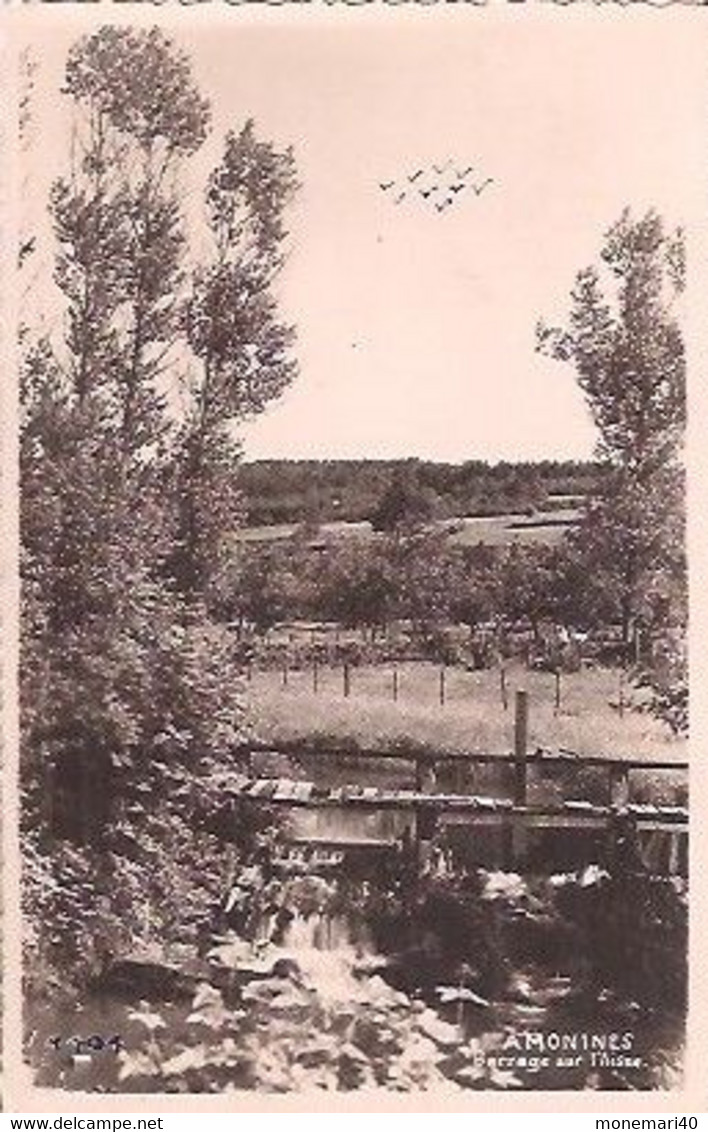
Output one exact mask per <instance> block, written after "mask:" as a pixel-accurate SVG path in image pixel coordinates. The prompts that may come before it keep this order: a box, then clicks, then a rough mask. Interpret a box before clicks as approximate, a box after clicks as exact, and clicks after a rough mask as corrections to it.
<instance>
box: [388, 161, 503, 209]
mask: <svg viewBox="0 0 708 1132" xmlns="http://www.w3.org/2000/svg"><path fill="white" fill-rule="evenodd" d="M474 171H475V167H474V165H469V166H468V167H467V168H465V169H462V168H459V169H458V168H457V167H456V166H455V165H454V164H453V162H452V161H450V160H448V161H445V162H443V163H442V164H441V165H436V164H433V165H431V166H430V167H429V168H421V169H416V171H415V172H414V173H409V174H407V175H406V176H405V177H402V178H401V179H400V180H398V181H396V180H393V181H379V188H380V189H381V191H382V192H384V193H386V194H387V195H388V197H389V199H390V200H391V201H392V202H393V204H403V202H404V201H413V200H421V201H423V203H425V204H430V205H432V206H433V207H434V208H435V209H436V210H437V211H438V212H445V211H446V209H448V208H451V207H452V205H453V204H455V203H457V201H459V200H460V198H461V196H462V194H463V193H465V192H473V193H474V194H475V196H478V197H479V196H481V195H482V193H483V192H484V190H485V189H486V188H487V186H488V185H491V184H493V183H494V178H493V177H485V178H484V179H483V180H475V178H474V177H473V176H472V174H473V173H474Z"/></svg>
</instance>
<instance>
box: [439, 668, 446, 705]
mask: <svg viewBox="0 0 708 1132" xmlns="http://www.w3.org/2000/svg"><path fill="white" fill-rule="evenodd" d="M439 699H440V707H444V706H445V665H444V664H443V666H442V667H441V669H440V694H439Z"/></svg>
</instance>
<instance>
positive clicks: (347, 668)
mask: <svg viewBox="0 0 708 1132" xmlns="http://www.w3.org/2000/svg"><path fill="white" fill-rule="evenodd" d="M320 669H321V666H320V662H319V661H318V660H313V662H312V670H311V672H312V691H313V692H314V693H315V694H317V693H318V692H319V690H320ZM351 670H352V666H351V664H349V662H347V661H345V662H344V663H343V664H342V691H343V694H344V696H345V697H347V698H348V697H349V696H350V695H351V690H352V671H351ZM290 672H291V669H290V666H289V664H288V661H287V659H286V660H284V661H283V666H282V669H281V683H282V686H283V687H284V688H287V687H288V684H289V681H290ZM554 677H555V696H554V710H555V711H556V712H559V711H560V708H561V673H560V672H555V673H554ZM246 679H247V680H248V682H249V683H250V682H251V681H252V680H253V663H252V662H251V661H249V662H248V664H247V666H246ZM399 691H400V680H399V671H398V665H394V666H393V668H392V669H391V698H392V700H393V702H394V703H397V702H398V698H399ZM499 694H500V699H501V704H502V707H503V709H504V711H508V709H509V691H508V685H507V674H506V668H504V667H501V668H500V669H499ZM446 702H447V667H446V666H445V665H442V666H441V667H440V670H439V673H438V703H439V704H440V706H441V707H444V706H445V703H446ZM624 706H625V705H624V696H623V679H622V674H620V685H619V713H620V716H622V714H623V708H624Z"/></svg>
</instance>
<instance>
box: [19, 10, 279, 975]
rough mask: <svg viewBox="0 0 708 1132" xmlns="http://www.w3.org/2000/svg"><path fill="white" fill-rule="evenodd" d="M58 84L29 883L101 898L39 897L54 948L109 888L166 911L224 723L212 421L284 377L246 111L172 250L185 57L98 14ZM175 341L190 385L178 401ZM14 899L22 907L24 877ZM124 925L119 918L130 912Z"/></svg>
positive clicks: (31, 574) (38, 479)
mask: <svg viewBox="0 0 708 1132" xmlns="http://www.w3.org/2000/svg"><path fill="white" fill-rule="evenodd" d="M65 80H66V81H65V88H64V89H65V94H66V95H67V96H68V98H69V100H70V104H71V107H72V143H71V147H70V161H69V168H68V172H67V174H66V176H64V177H61V178H59V179H58V180H57V182H56V183H55V185H54V186H53V188H52V191H51V201H50V215H51V218H52V221H53V230H54V237H55V246H56V259H55V281H56V283H57V286H58V288H59V292H60V294H61V296H62V298H63V300H64V305H65V320H64V323H63V325H62V326H60V328H59V329H58V330H57V331H56V332H55V333H53V334H52V335H51V336H48V337H44V338H40V337H36V336H33V334H32V328H31V327H26V328H23V333H22V336H21V342H22V349H23V365H22V418H23V419H22V436H21V456H20V458H21V476H22V489H23V490H22V496H21V506H22V515H21V522H22V587H23V588H22V599H23V609H22V668H21V699H22V743H23V753H22V777H23V789H24V809H23V823H24V828H25V834H26V836H27V838H28V844H29V843H30V842H31V845H32V851H33V852H34V853H35V854H37V855H38V856H36V858H34V865H35V866H36V867H33V869H32V870H31V877H34V879H35V880H36V883H37V885H39V886H40V887H41V886H42V885H44V884H45V881H46V877H47V875H48V873H51V872H52V871H55V873H57V871H58V873H57V878H58V879H57V883H59V884H60V885H61V882H62V880H63V879H67V882H68V883H69V887H70V888H72V891H74V890H75V892H74V895H75V896H76V897H77V900H78V894H82V902H83V908H84V910H85V909H86V908H87V907H91V906H93V907H94V908H98V909H103V911H99V912H97V913H88V912H86V916H87V917H88V919H84V920H83V921H82V919H81V904H80V903H79V904H77V903H76V902H74V903H73V904H72V899H73V897H72V898H71V899H70V900H69V904H70V905H71V908H72V909H73V913H74V915H70V914H69V913H68V912H67V911H66V909H64V911H61V909H59V908H57V909H56V911H57V916H59V917H60V919H61V923H59V922H58V921H56V922H54V924H53V926H54V927H55V928H56V929H57V938H58V939H59V940H60V941H63V942H62V944H61V946H64V944H66V947H67V950H66V954H65V958H67V957H69V956H70V955H73V956H74V958H76V957H77V956H78V955H80V953H81V951H82V946H83V945H82V943H81V939H82V938H83V937H82V932H84V933H88V934H89V935H93V936H96V934H97V933H98V935H101V934H103V936H104V937H105V938H109V937H110V936H111V934H112V928H111V925H112V924H113V925H114V926H115V922H116V920H120V918H121V907H122V905H121V901H123V903H124V905H125V909H129V908H130V906H131V900H130V892H133V891H138V889H140V890H141V891H142V892H143V893H146V894H147V895H148V896H149V897H150V898H151V899H152V898H154V899H155V901H156V902H157V903H160V902H163V903H165V907H164V909H163V911H162V912H161V913H160V915H159V916H156V917H155V924H156V925H158V926H159V925H160V923H161V924H162V926H163V927H165V926H169V924H170V923H174V922H175V921H176V920H177V918H178V917H179V914H180V912H179V908H178V905H179V904H180V902H181V903H182V910H184V905H185V900H187V897H186V894H185V886H186V887H188V886H189V884H190V883H191V884H195V883H196V878H197V877H198V874H199V870H198V868H194V867H192V866H193V865H194V851H193V850H194V847H193V845H192V848H191V849H190V847H189V844H188V843H189V839H190V833H191V835H192V841H193V840H194V838H195V837H196V833H195V826H197V825H198V824H199V822H200V821H201V820H203V814H196V811H195V809H194V807H195V805H196V802H197V800H198V799H199V797H200V796H201V795H204V793H205V791H208V789H209V785H208V784H209V781H210V775H211V772H212V770H213V765H214V760H216V759H217V758H218V759H223V758H224V754H225V752H227V751H228V749H229V747H230V746H231V745H233V743H234V742H235V741H236V740H237V739H238V738H239V737H241V736H242V735H243V730H244V723H243V715H242V711H241V707H240V698H239V671H238V665H237V663H236V659H235V657H234V653H233V648H232V642H231V639H230V636H229V634H228V633H227V632H226V631H225V630H224V628H223V627H222V626H220V625H216V624H214V623H213V621H212V620H211V618H210V616H209V610H208V603H209V599H210V590H209V584H210V581H211V578H212V574H213V573H214V571H215V570H216V569H217V567H218V562H217V555H216V554H215V549H214V548H215V546H216V543H217V538H218V533H219V531H220V529H222V528H223V527H224V526H225V525H228V524H232V523H233V522H234V520H235V518H237V517H238V514H239V500H238V492H237V490H236V485H235V475H234V473H235V469H236V464H237V461H238V456H239V453H238V448H237V447H236V445H235V444H234V442H233V440H232V439H231V437H230V435H229V426H230V425H233V424H234V423H235V424H237V423H238V421H239V420H240V419H242V418H243V417H244V415H246V414H247V413H248V412H250V411H251V410H253V409H254V408H258V409H260V408H263V407H264V406H265V404H267V403H268V401H269V400H271V399H272V397H274V396H276V395H277V393H278V392H279V391H280V390H281V389H282V388H283V387H284V385H285V384H286V383H287V381H289V380H291V378H292V376H293V374H294V367H293V364H292V362H291V361H290V360H289V358H288V357H286V353H287V350H288V349H289V347H290V345H291V342H292V332H291V331H290V330H289V329H288V330H286V329H283V328H282V327H280V324H279V323H278V320H277V317H276V306H275V298H274V296H273V295H272V294H271V293H270V292H269V290H268V288H269V286H270V284H271V282H272V279H273V278H274V275H275V274H276V273H277V268H278V263H279V256H281V255H282V247H281V241H282V239H283V238H284V234H285V233H284V229H283V228H282V223H281V219H280V216H281V209H282V207H283V206H284V204H285V202H286V200H287V199H289V196H290V194H291V192H292V191H294V175H293V173H292V157H291V156H289V157H288V158H287V159H286V158H282V157H280V156H279V155H277V154H275V153H274V152H273V151H272V150H271V148H270V147H269V146H267V145H265V144H263V143H260V142H257V141H256V139H255V136H254V132H253V128H252V126H250V125H249V126H247V127H246V128H245V129H244V131H242V133H241V134H240V135H238V136H237V135H234V136H230V137H229V139H228V140H227V145H226V157H225V159H224V163H223V164H222V165H221V166H220V167H219V169H218V170H217V171H216V172H215V174H214V177H213V178H212V180H211V182H210V186H209V188H208V190H207V195H208V199H209V201H210V208H211V227H212V233H213V237H214V244H215V248H216V251H215V253H214V257H213V258H212V260H210V261H209V262H207V263H205V264H204V265H202V266H199V265H198V264H196V265H195V259H194V255H191V256H189V255H188V253H189V251H190V228H189V226H188V224H187V222H186V219H185V216H184V214H183V211H182V203H181V202H182V199H183V187H184V179H185V173H186V170H187V167H188V162H189V159H190V157H191V156H192V155H193V154H194V153H195V152H196V151H197V150H198V149H199V147H200V146H201V145H202V143H203V141H204V139H205V137H206V132H207V127H208V122H209V107H208V104H207V103H206V101H205V100H204V99H203V97H202V96H201V95H200V93H199V92H198V90H197V89H196V86H195V84H194V81H193V78H192V75H191V68H190V64H189V60H188V59H187V57H186V56H185V55H184V54H183V53H182V52H181V51H180V50H178V48H177V47H176V46H175V44H174V43H173V42H172V41H171V40H169V39H168V38H166V37H165V36H164V34H163V33H162V32H161V31H160V30H158V29H145V30H143V29H128V28H119V27H104V28H102V29H100V30H99V31H97V32H95V33H93V34H91V35H89V36H86V37H84V38H82V39H81V40H80V41H79V42H78V43H77V44H76V45H75V46H74V47H73V48H72V49H71V51H70V53H69V56H68V61H67V67H66V76H65ZM229 178H230V180H229ZM217 184H218V185H219V186H220V187H219V189H218V192H216V195H215V189H214V186H215V185H217ZM261 190H263V192H262V193H261ZM219 193H221V196H219ZM244 194H245V195H244ZM236 205H238V207H236ZM232 206H233V207H232ZM239 210H240V211H239ZM239 217H241V219H239ZM276 249H277V251H276ZM25 258H27V257H25ZM188 267H189V270H188ZM190 273H191V274H190ZM197 310H198V311H200V312H201V315H200V317H202V319H203V322H202V324H201V325H202V328H203V327H204V326H206V330H207V332H204V333H203V332H202V330H200V331H199V333H198V332H197V330H196V328H195V327H196V324H195V312H196V311H197ZM204 320H205V321H204ZM190 356H191V359H192V365H193V367H194V368H195V371H198V374H199V376H197V375H196V374H193V377H194V382H193V384H192V385H189V386H188V387H186V394H187V396H186V401H185V400H184V398H183V399H182V402H181V405H182V415H181V416H180V415H179V414H178V402H177V399H176V398H175V396H174V392H175V386H176V385H177V383H178V380H179V379H180V377H182V378H184V376H185V374H184V373H183V372H181V370H182V368H183V366H184V364H185V360H188V359H189V358H190ZM246 358H247V359H248V363H249V365H248V371H247V372H246V370H245V369H244V365H245V361H244V359H246ZM249 390H250V393H249ZM183 392H184V390H183ZM251 395H252V396H251ZM249 396H251V400H250V401H249ZM191 520H193V522H192V526H191V527H190V525H189V524H190V521H191ZM197 545H198V546H199V553H200V557H199V560H198V563H197V564H196V566H195V565H194V562H192V564H191V573H190V574H189V584H187V582H186V581H185V577H186V575H185V573H184V572H180V569H179V567H180V564H181V563H183V562H184V556H185V554H186V553H187V552H188V551H191V552H192V553H193V554H194V552H195V548H196V547H197ZM180 555H181V556H182V557H181V558H180ZM175 579H176V580H177V581H179V583H180V585H179V586H176V585H175ZM166 795H167V796H166ZM206 809H207V810H208V809H209V807H206ZM171 830H172V831H174V838H173V842H174V844H173V843H172V842H170V838H171V837H172V833H171V832H170V831H171ZM146 839H147V840H149V841H150V844H151V846H152V848H151V850H150V852H149V853H148V852H146V851H145V845H146ZM175 839H176V840H175ZM178 841H179V846H178V845H177V842H178ZM172 850H174V853H173V852H172ZM212 851H213V847H212V850H210V852H212ZM175 854H178V855H179V856H180V859H181V860H183V861H184V862H186V863H185V869H186V873H185V875H184V877H183V878H182V883H181V885H180V886H176V885H175V884H173V883H172V881H171V880H170V878H171V877H172V876H173V870H174V859H175ZM190 854H191V856H190ZM190 861H191V862H192V865H190V864H189V862H190ZM213 864H214V869H215V870H216V871H217V872H218V871H219V870H222V871H223V854H222V855H221V857H220V856H219V853H217V852H216V851H213ZM62 870H66V876H65V877H62V876H61V875H60V874H62ZM131 877H132V880H131ZM42 878H44V879H42ZM32 883H34V882H32ZM126 886H127V887H126ZM150 894H152V895H150ZM212 896H213V893H212ZM27 901H28V909H29V910H30V911H32V909H34V911H35V912H36V910H37V907H40V906H41V893H40V892H39V891H38V889H37V888H36V887H35V888H32V884H30V887H29V889H28V892H27ZM170 902H172V904H170ZM188 902H189V901H188V900H187V903H188ZM168 905H169V906H168ZM92 915H93V916H94V920H95V921H96V922H93V921H91V923H93V926H91V923H89V920H90V917H91V916H92ZM99 920H100V921H101V923H102V924H103V928H101V929H100V930H99V927H98V926H97V922H98V921H99ZM148 920H149V918H148ZM148 920H146V924H147V923H148ZM190 925H191V927H190V929H189V930H192V929H193V928H194V923H193V922H192V921H190ZM125 927H126V932H127V934H128V935H130V934H131V933H138V934H139V932H140V931H141V930H142V929H141V928H140V925H139V924H138V923H136V920H135V917H134V916H133V917H132V919H131V917H130V914H129V913H128V922H127V924H126V925H125ZM104 929H105V930H104ZM40 934H41V933H40ZM113 934H114V935H115V938H116V939H118V938H119V937H120V938H123V935H124V934H125V933H122V934H121V933H118V932H115V933H113ZM72 938H73V944H71V946H70V945H69V941H70V939H72ZM60 950H61V947H60ZM55 958H56V956H55Z"/></svg>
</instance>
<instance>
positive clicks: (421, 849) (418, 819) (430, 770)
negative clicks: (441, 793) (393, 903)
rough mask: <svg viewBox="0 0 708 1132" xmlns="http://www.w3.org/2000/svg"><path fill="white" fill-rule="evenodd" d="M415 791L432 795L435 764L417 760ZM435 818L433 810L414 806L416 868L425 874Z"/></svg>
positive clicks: (430, 850)
mask: <svg viewBox="0 0 708 1132" xmlns="http://www.w3.org/2000/svg"><path fill="white" fill-rule="evenodd" d="M415 777H416V789H417V790H418V793H419V794H434V793H435V784H436V780H437V775H436V764H435V763H434V762H433V760H432V759H425V758H419V759H416V764H415ZM436 825H437V818H436V814H435V811H434V810H431V809H429V808H427V807H423V806H416V810H415V838H416V849H417V854H418V867H419V869H420V871H421V872H425V871H426V870H427V868H428V865H429V864H430V859H431V856H432V848H433V841H434V838H435V832H436Z"/></svg>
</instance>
